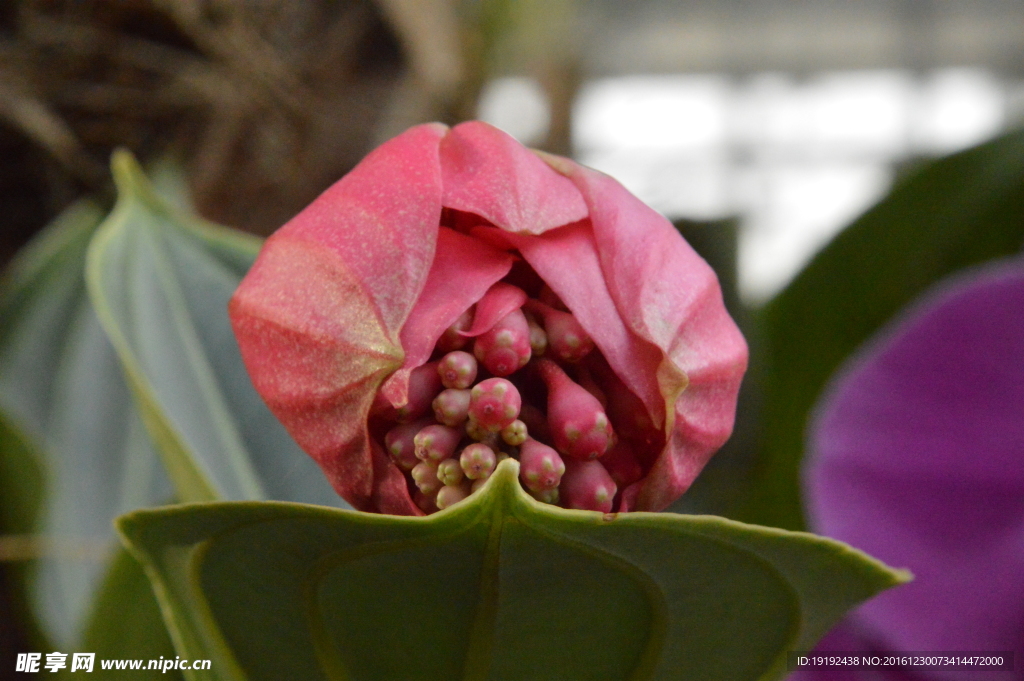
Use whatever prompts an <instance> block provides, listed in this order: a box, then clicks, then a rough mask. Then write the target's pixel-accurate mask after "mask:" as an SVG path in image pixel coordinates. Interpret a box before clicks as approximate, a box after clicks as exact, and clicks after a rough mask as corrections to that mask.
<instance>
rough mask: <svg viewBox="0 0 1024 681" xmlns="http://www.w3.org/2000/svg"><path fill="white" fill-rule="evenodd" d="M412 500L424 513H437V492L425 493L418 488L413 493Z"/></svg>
mask: <svg viewBox="0 0 1024 681" xmlns="http://www.w3.org/2000/svg"><path fill="white" fill-rule="evenodd" d="M412 500H413V502H414V503H415V504H416V505H417V506H418V507H419V509H420V510H421V511H423V512H424V513H427V514H430V513H437V492H434V493H433V494H424V493H423V492H421V491H420V490H418V489H417V490H416V491H414V492H413V493H412Z"/></svg>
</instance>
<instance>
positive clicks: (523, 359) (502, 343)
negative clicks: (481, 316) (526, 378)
mask: <svg viewBox="0 0 1024 681" xmlns="http://www.w3.org/2000/svg"><path fill="white" fill-rule="evenodd" d="M473 354H474V355H476V358H477V359H478V360H480V363H481V364H483V365H484V366H485V367H486V368H487V370H488V371H490V372H491V373H492V374H494V375H495V376H508V375H509V374H511V373H513V372H515V371H518V370H519V369H521V368H523V367H524V366H526V363H527V362H529V361H530V355H531V350H530V326H529V324H527V323H526V315H524V314H523V311H522V310H512V311H511V312H509V313H508V314H507V315H505V316H504V317H502V319H501V320H500V321H499V322H498V323H497V324H495V325H494V326H492V327H491V328H490V329H489V330H488V331H486V332H485V333H483V334H481V335H480V336H477V338H476V341H474V343H473Z"/></svg>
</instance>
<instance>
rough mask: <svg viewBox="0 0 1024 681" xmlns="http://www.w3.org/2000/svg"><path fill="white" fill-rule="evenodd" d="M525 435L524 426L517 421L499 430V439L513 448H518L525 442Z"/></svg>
mask: <svg viewBox="0 0 1024 681" xmlns="http://www.w3.org/2000/svg"><path fill="white" fill-rule="evenodd" d="M526 435H527V429H526V424H525V423H523V422H522V421H520V420H519V419H516V420H515V421H513V422H512V423H510V424H508V425H507V426H505V427H504V428H502V429H501V439H502V440H504V441H505V444H507V445H511V446H513V447H518V446H519V445H521V444H523V443H524V442H526Z"/></svg>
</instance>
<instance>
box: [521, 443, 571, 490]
mask: <svg viewBox="0 0 1024 681" xmlns="http://www.w3.org/2000/svg"><path fill="white" fill-rule="evenodd" d="M563 473H565V463H564V462H563V461H562V457H560V456H558V452H556V451H555V450H554V449H552V448H551V447H548V446H547V445H546V444H543V443H541V442H537V441H536V440H534V439H533V438H527V440H526V442H524V443H523V446H522V448H521V449H520V450H519V479H520V480H522V482H523V485H524V486H525V487H526V488H527V489H530V490H533V491H540V490H545V489H554V488H555V487H558V483H559V482H561V480H562V474H563Z"/></svg>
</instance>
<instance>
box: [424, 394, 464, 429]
mask: <svg viewBox="0 0 1024 681" xmlns="http://www.w3.org/2000/svg"><path fill="white" fill-rule="evenodd" d="M431 406H433V408H434V418H435V419H437V420H438V421H439V422H440V423H443V424H444V425H446V426H451V427H452V428H458V427H459V426H461V425H462V424H463V423H465V422H466V418H467V417H468V416H469V391H468V390H455V389H453V388H448V389H447V390H442V391H441V393H440V394H439V395H438V396H437V397H435V398H434V401H433V403H432V404H431Z"/></svg>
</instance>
